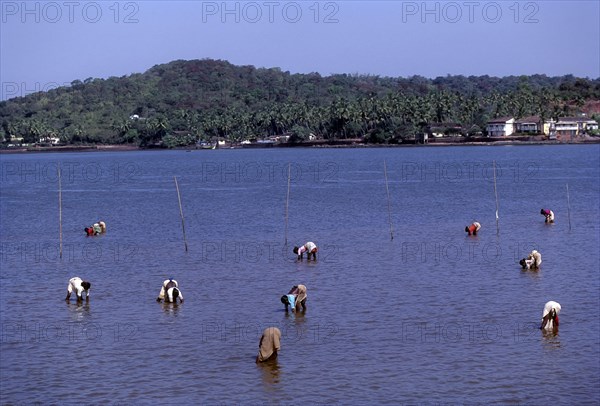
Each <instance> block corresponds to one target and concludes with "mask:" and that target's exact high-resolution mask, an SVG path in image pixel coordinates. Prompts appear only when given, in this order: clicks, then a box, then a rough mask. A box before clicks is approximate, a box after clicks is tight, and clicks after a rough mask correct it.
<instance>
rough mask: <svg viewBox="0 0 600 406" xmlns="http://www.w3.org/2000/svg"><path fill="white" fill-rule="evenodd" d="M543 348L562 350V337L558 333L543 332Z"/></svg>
mask: <svg viewBox="0 0 600 406" xmlns="http://www.w3.org/2000/svg"><path fill="white" fill-rule="evenodd" d="M542 346H543V347H544V350H551V351H554V350H558V349H559V348H560V336H559V335H558V331H557V332H556V333H555V332H554V331H552V330H542Z"/></svg>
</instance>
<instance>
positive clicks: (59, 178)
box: [57, 162, 63, 259]
mask: <svg viewBox="0 0 600 406" xmlns="http://www.w3.org/2000/svg"><path fill="white" fill-rule="evenodd" d="M57 172H58V254H59V257H60V259H62V247H63V243H62V183H61V176H60V162H59V163H58V166H57Z"/></svg>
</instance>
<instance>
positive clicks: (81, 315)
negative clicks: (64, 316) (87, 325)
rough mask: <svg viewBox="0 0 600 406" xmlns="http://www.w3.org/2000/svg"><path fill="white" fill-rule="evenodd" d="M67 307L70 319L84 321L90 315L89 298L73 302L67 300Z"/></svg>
mask: <svg viewBox="0 0 600 406" xmlns="http://www.w3.org/2000/svg"><path fill="white" fill-rule="evenodd" d="M65 303H66V305H67V309H68V310H69V316H70V318H71V321H84V320H86V319H87V318H88V317H89V315H90V301H89V300H78V301H75V302H67V301H65Z"/></svg>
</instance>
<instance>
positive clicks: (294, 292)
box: [281, 285, 307, 312]
mask: <svg viewBox="0 0 600 406" xmlns="http://www.w3.org/2000/svg"><path fill="white" fill-rule="evenodd" d="M306 298H307V295H306V286H304V285H298V286H293V287H292V289H290V291H289V292H288V294H287V295H283V296H281V303H283V304H284V305H285V311H286V312H287V311H288V306H291V307H292V311H300V306H302V310H303V311H306Z"/></svg>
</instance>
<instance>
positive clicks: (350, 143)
mask: <svg viewBox="0 0 600 406" xmlns="http://www.w3.org/2000/svg"><path fill="white" fill-rule="evenodd" d="M590 144H592V145H594V144H600V137H594V138H585V139H581V140H573V141H557V140H551V141H548V140H546V141H542V140H531V141H524V140H493V141H492V140H490V141H460V142H456V141H438V142H428V143H425V144H422V143H404V144H366V143H362V142H360V141H359V140H336V141H333V142H332V141H325V142H323V141H318V142H303V143H295V144H285V143H282V144H275V143H273V144H250V145H235V146H225V147H219V148H215V150H219V149H245V150H249V149H265V148H269V149H270V148H286V149H289V148H419V147H421V148H423V147H457V146H524V145H590ZM203 150H206V151H212V150H213V149H207V148H197V147H179V148H161V147H139V146H137V145H121V144H105V145H61V146H50V147H16V148H0V155H1V154H27V153H34V154H35V153H48V152H64V153H68V152H126V151H203Z"/></svg>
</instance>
